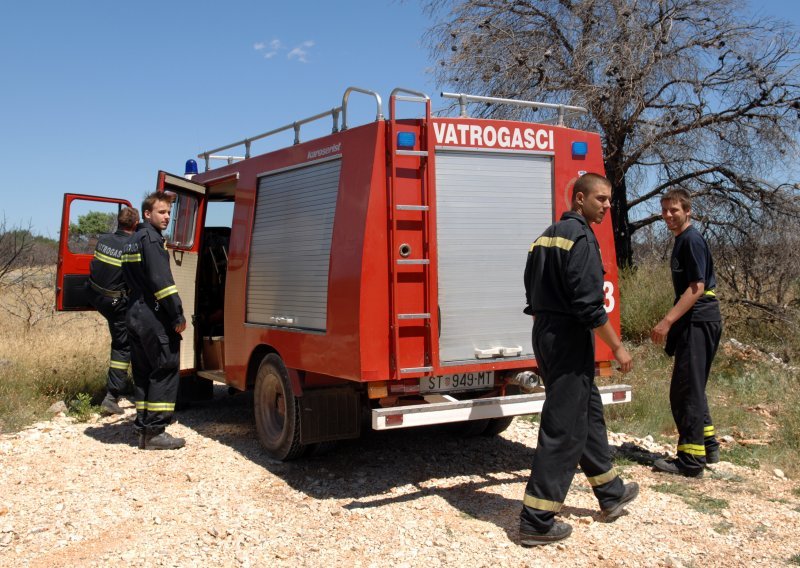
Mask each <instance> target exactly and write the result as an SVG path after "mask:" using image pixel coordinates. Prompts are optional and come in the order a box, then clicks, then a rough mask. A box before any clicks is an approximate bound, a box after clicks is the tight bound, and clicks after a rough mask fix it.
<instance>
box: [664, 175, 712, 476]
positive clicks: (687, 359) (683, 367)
mask: <svg viewBox="0 0 800 568" xmlns="http://www.w3.org/2000/svg"><path fill="white" fill-rule="evenodd" d="M691 214H692V201H691V197H690V195H689V192H688V191H686V190H685V189H673V190H670V191H668V192H667V193H665V194H664V196H663V197H662V198H661V216H662V217H663V218H664V221H665V222H666V224H667V228H668V229H669V230H670V231H671V232H672V233H673V234H674V235H675V244H674V246H673V248H672V258H671V268H672V286H673V289H674V290H675V305H674V306H673V307H672V308H671V309H670V310H669V312H667V314H666V316H664V318H663V319H662V320H661V321H660V322H658V324H657V325H656V326H655V327H654V328H653V330H652V332H651V333H650V337H651V338H652V340H653V341H654V342H655V343H662V342H664V340H666V346H665V347H666V351H667V355H669V356H670V357H671V356H673V355H674V356H675V366H674V368H673V370H672V381H671V382H670V389H669V403H670V407H671V408H672V416H673V418H674V419H675V425H676V426H677V427H678V448H677V449H678V455H677V456H676V457H675V458H674V459H670V460H664V459H660V460H656V462H655V463H654V464H653V467H654V468H655V470H656V471H660V472H664V473H674V474H679V475H685V476H687V477H702V475H703V469H704V468H705V465H706V464H708V463H717V462H718V461H719V442H717V438H716V435H715V432H714V424H713V422H712V421H711V413H710V412H709V409H708V400H707V398H706V384H707V383H708V375H709V372H710V371H711V363H712V361H713V360H714V355H716V353H717V347H719V340H720V336H721V335H722V316H721V314H720V310H719V301H718V300H717V294H716V292H715V291H714V288H716V285H717V278H716V275H715V274H714V261H713V259H712V258H711V251H710V250H709V248H708V244H707V243H706V241H705V239H704V238H703V236H702V235H701V234H700V232H699V231H698V230H697V229H695V228H694V227H693V226H692V223H691Z"/></svg>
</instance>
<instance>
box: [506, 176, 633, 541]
mask: <svg viewBox="0 0 800 568" xmlns="http://www.w3.org/2000/svg"><path fill="white" fill-rule="evenodd" d="M610 201H611V184H610V183H609V182H608V180H606V178H604V177H602V176H600V175H597V174H591V173H589V174H586V175H584V176H582V177H580V178H579V179H578V180H577V181H576V183H575V186H574V188H573V191H572V207H571V209H572V210H571V211H569V212H567V213H564V214H563V215H562V217H561V220H560V221H559V222H558V223H555V224H554V225H551V226H550V227H549V228H548V229H547V230H546V231H545V232H544V233H543V234H542V236H541V237H539V238H538V239H537V240H536V241H535V242H534V243H533V245H531V249H530V252H529V253H528V261H527V264H526V266H525V293H526V299H527V302H528V305H527V306H526V308H525V310H524V311H525V313H527V314H530V315H533V316H534V323H533V351H534V354H535V356H536V363H537V365H538V366H539V373H540V374H541V376H542V379H543V381H544V385H545V393H546V395H547V396H546V398H545V401H544V406H543V408H542V416H541V422H540V426H539V438H538V442H537V444H536V450H535V453H534V457H533V466H532V467H531V476H530V479H529V480H528V484H527V486H526V488H525V497H524V499H523V506H522V512H521V513H520V541H521V543H522V544H523V545H525V546H534V545H540V544H548V543H551V542H555V541H558V540H561V539H564V538H567V537H568V536H569V535H570V534H571V533H572V527H571V526H570V525H568V524H567V523H563V522H556V521H555V518H554V517H555V514H556V513H558V511H559V510H560V509H561V507H562V506H563V504H564V500H565V498H566V495H567V491H568V490H569V486H570V484H571V483H572V478H573V477H574V475H575V466H576V465H580V467H581V470H582V471H583V473H584V474H585V475H586V477H587V479H588V481H589V484H590V485H591V486H592V490H593V491H594V495H595V497H596V498H597V500H598V501H599V503H600V509H601V515H600V518H601V520H604V521H606V522H611V521H613V520H615V519H617V518H618V517H619V516H620V515H622V514H623V512H624V509H625V506H626V505H627V504H628V503H630V502H631V501H633V499H635V498H636V496H637V495H638V494H639V486H638V485H637V484H636V483H628V484H623V483H622V480H621V479H620V478H619V477H618V476H617V474H616V472H615V471H614V468H613V466H612V464H611V454H610V450H609V446H608V436H607V433H606V425H605V420H604V418H603V403H602V401H601V399H600V393H599V391H598V389H597V386H596V385H595V383H594V371H595V357H594V333H593V331H594V332H597V335H599V336H600V338H601V339H602V340H603V341H604V342H605V343H606V344H607V345H609V346H610V347H611V350H612V352H613V353H614V357H615V358H616V359H617V361H619V363H620V369H621V370H622V371H623V372H628V371H629V370H630V368H631V356H630V355H629V354H628V351H627V350H626V349H625V347H624V346H623V345H622V342H621V341H620V340H619V338H618V337H617V335H616V333H615V332H614V330H613V328H612V327H611V323H610V322H609V321H608V315H607V314H606V311H605V307H604V306H605V296H604V292H603V264H602V260H601V258H600V247H599V245H598V242H597V239H596V238H595V235H594V232H593V231H592V229H591V227H590V226H589V223H600V222H601V221H602V220H603V217H604V216H605V213H606V212H607V211H608V209H609V208H610Z"/></svg>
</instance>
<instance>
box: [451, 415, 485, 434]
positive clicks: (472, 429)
mask: <svg viewBox="0 0 800 568" xmlns="http://www.w3.org/2000/svg"><path fill="white" fill-rule="evenodd" d="M488 425H489V419H488V418H484V419H482V420H467V421H466V422H453V423H452V424H450V427H449V430H450V431H451V432H452V433H453V434H454V435H456V436H458V437H459V438H474V437H475V436H480V435H481V434H483V432H484V430H486V427H487V426H488Z"/></svg>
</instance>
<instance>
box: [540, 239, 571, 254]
mask: <svg viewBox="0 0 800 568" xmlns="http://www.w3.org/2000/svg"><path fill="white" fill-rule="evenodd" d="M574 244H575V241H571V240H569V239H565V238H564V237H539V238H538V239H536V240H535V241H534V243H533V244H532V245H531V248H530V250H531V251H532V250H533V249H534V247H557V248H560V249H564V250H570V249H571V248H572V245H574Z"/></svg>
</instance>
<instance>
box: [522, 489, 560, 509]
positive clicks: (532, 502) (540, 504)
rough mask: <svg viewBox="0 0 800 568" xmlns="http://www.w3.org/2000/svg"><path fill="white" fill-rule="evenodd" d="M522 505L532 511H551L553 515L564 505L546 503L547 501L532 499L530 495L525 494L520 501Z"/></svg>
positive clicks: (553, 502)
mask: <svg viewBox="0 0 800 568" xmlns="http://www.w3.org/2000/svg"><path fill="white" fill-rule="evenodd" d="M522 503H523V504H524V505H526V506H528V507H531V508H532V509H539V510H540V511H553V512H554V513H558V512H559V511H560V510H561V507H562V506H563V505H564V503H556V502H555V501H548V500H547V499H539V498H538V497H533V496H532V495H528V494H527V493H526V494H525V498H524V499H523V500H522Z"/></svg>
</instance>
